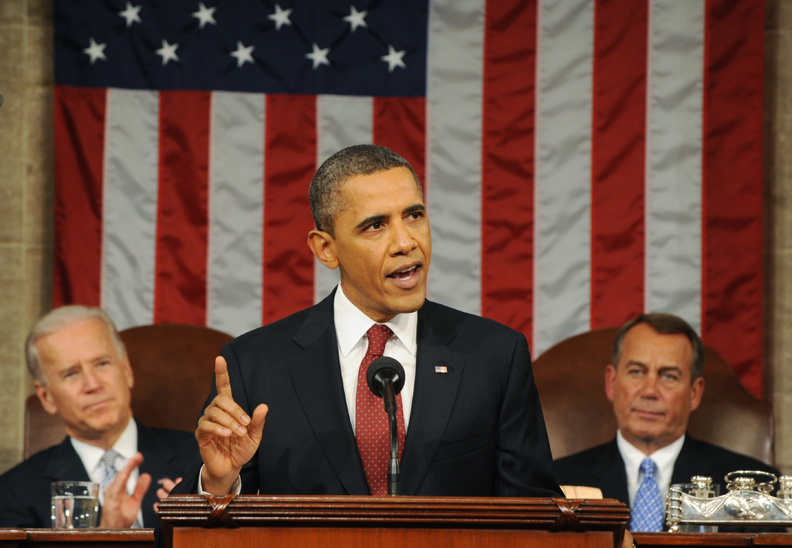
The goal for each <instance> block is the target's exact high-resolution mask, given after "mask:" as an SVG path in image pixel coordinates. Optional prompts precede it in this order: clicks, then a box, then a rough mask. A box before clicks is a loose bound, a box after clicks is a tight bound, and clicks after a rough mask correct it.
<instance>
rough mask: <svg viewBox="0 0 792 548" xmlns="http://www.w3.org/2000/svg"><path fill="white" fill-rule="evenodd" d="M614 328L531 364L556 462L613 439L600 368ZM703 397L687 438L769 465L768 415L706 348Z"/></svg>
mask: <svg viewBox="0 0 792 548" xmlns="http://www.w3.org/2000/svg"><path fill="white" fill-rule="evenodd" d="M617 331H618V327H609V328H604V329H596V330H593V331H588V332H586V333H582V334H580V335H576V336H574V337H570V338H569V339H566V340H563V341H561V342H559V343H558V344H556V345H555V346H553V347H551V348H549V349H548V350H547V351H546V352H544V353H543V354H542V355H541V356H539V358H537V359H536V361H535V362H534V365H533V368H534V375H535V378H536V386H537V388H538V390H539V397H540V399H541V401H542V409H543V411H544V416H545V422H546V424H547V433H548V436H549V437H550V449H551V450H552V452H553V458H555V459H558V458H561V457H564V456H566V455H570V454H572V453H576V452H578V451H582V450H583V449H587V448H589V447H593V446H595V445H599V444H601V443H605V442H607V441H609V440H611V439H613V437H614V435H615V433H616V419H615V417H614V415H613V407H612V404H611V402H610V401H608V399H607V398H606V397H605V367H606V366H607V365H608V364H609V363H610V361H611V359H610V351H611V347H612V346H613V341H614V339H615V338H616V332H617ZM704 381H705V387H704V396H703V397H702V400H701V405H700V406H699V408H698V409H697V410H696V411H694V412H693V413H692V414H691V416H690V423H689V425H688V432H689V433H690V435H691V436H693V437H695V438H698V439H701V440H704V441H708V442H710V443H714V444H716V445H720V446H722V447H725V448H727V449H731V450H732V451H737V452H738V453H743V454H746V455H751V456H752V457H755V458H757V459H759V460H762V461H764V462H766V463H768V464H773V458H774V455H773V450H774V446H773V414H772V409H771V406H770V404H769V403H768V402H766V401H764V400H760V399H757V398H755V397H754V396H752V395H751V394H750V393H749V392H748V391H747V390H746V389H745V388H744V387H743V385H742V384H741V383H740V380H739V379H738V378H737V375H736V374H735V373H734V371H733V370H732V368H731V367H730V366H729V365H728V364H727V363H726V362H725V361H724V360H723V358H722V357H721V356H720V355H718V353H717V352H715V351H714V350H712V349H711V348H709V347H706V354H705V360H704Z"/></svg>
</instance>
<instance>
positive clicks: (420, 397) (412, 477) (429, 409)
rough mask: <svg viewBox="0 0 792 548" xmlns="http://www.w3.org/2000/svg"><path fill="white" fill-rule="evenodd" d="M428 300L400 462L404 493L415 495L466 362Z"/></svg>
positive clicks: (452, 332) (421, 313)
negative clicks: (408, 421) (410, 408)
mask: <svg viewBox="0 0 792 548" xmlns="http://www.w3.org/2000/svg"><path fill="white" fill-rule="evenodd" d="M436 312H439V310H438V309H437V308H436V306H435V305H434V304H433V303H431V302H429V301H427V302H426V303H425V304H424V306H423V307H422V308H421V310H420V311H419V312H418V354H417V360H416V371H415V388H414V391H413V401H412V411H411V412H410V417H411V418H410V424H409V426H408V428H407V439H406V440H405V444H404V454H403V455H402V460H401V477H402V493H403V494H405V495H413V494H415V492H416V490H417V489H418V487H419V485H420V484H421V481H423V478H424V476H425V475H426V472H427V470H428V469H429V465H430V464H431V462H432V458H433V457H434V454H435V452H436V451H437V447H438V446H439V445H440V440H441V439H442V438H443V433H444V432H445V429H446V425H447V424H448V420H449V418H450V417H451V411H452V410H453V408H454V402H455V401H456V396H457V392H458V390H459V383H460V381H461V379H462V371H463V369H464V366H465V359H464V358H463V357H462V356H461V355H460V354H458V353H456V352H454V351H453V350H451V349H450V348H449V347H448V345H449V343H450V342H451V340H452V339H453V337H454V336H455V333H456V331H455V330H454V329H446V327H448V324H447V323H444V322H442V321H438V319H437V318H436V317H435V316H436Z"/></svg>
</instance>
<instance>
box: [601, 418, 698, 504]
mask: <svg viewBox="0 0 792 548" xmlns="http://www.w3.org/2000/svg"><path fill="white" fill-rule="evenodd" d="M684 443H685V436H682V437H680V438H679V439H678V440H676V441H674V442H673V443H671V444H670V445H666V446H665V447H663V448H662V449H658V450H657V451H655V452H654V453H652V454H651V455H646V454H644V452H643V451H641V450H640V449H638V448H637V447H635V446H634V445H632V444H631V443H630V442H628V441H627V440H626V439H624V436H622V433H621V430H620V431H618V432H617V433H616V444H617V445H618V447H619V453H621V456H622V460H624V469H625V472H627V492H628V493H629V495H630V508H632V505H633V501H635V495H636V493H638V488H639V487H640V486H641V479H642V478H641V461H643V460H644V459H645V458H646V457H649V458H650V459H652V460H653V461H654V462H655V464H656V465H657V473H656V474H655V481H656V482H657V487H658V488H659V489H660V495H661V496H662V497H663V501H664V503H665V499H666V496H667V495H668V489H669V487H670V486H671V476H672V475H673V473H674V463H676V460H677V457H678V456H679V453H680V451H682V445H683V444H684Z"/></svg>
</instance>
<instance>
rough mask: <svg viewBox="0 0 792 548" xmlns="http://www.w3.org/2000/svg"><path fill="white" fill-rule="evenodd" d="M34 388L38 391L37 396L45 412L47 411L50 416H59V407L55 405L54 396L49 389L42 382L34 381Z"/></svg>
mask: <svg viewBox="0 0 792 548" xmlns="http://www.w3.org/2000/svg"><path fill="white" fill-rule="evenodd" d="M33 387H34V388H35V389H36V395H37V396H38V399H39V401H40V402H41V407H43V408H44V411H46V412H47V413H49V414H50V415H57V414H58V406H56V405H55V402H54V400H53V399H52V394H51V393H50V391H49V388H47V387H46V386H44V385H43V384H41V382H40V381H34V382H33Z"/></svg>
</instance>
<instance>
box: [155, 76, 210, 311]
mask: <svg viewBox="0 0 792 548" xmlns="http://www.w3.org/2000/svg"><path fill="white" fill-rule="evenodd" d="M210 108H211V94H210V93H209V92H202V91H162V92H160V146H159V151H160V152H159V154H160V157H159V196H158V215H157V252H156V270H155V277H154V279H155V287H154V321H155V322H175V323H192V324H204V323H206V253H207V231H208V228H207V224H208V213H207V210H208V205H207V195H208V188H209V163H208V162H209V120H210Z"/></svg>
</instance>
